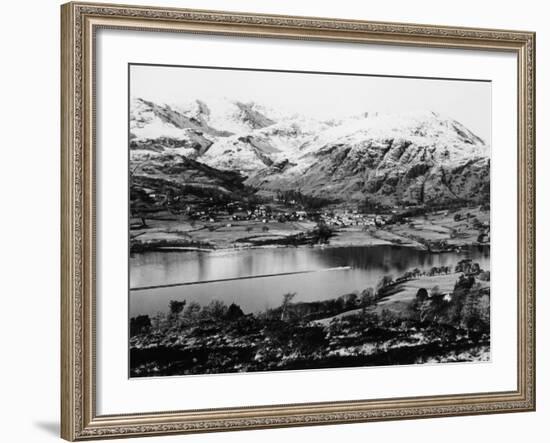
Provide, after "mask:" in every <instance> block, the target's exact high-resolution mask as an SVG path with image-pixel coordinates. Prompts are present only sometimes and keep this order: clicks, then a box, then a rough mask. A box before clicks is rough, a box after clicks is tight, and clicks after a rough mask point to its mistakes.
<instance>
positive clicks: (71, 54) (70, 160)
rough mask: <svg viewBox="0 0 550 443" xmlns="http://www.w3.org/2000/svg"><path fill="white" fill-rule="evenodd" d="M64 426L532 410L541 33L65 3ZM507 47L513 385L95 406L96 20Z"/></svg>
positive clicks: (75, 432)
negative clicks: (147, 409) (513, 79)
mask: <svg viewBox="0 0 550 443" xmlns="http://www.w3.org/2000/svg"><path fill="white" fill-rule="evenodd" d="M61 18H62V20H61V22H62V37H61V49H62V58H61V73H62V74H61V75H62V98H61V103H62V111H61V112H62V114H61V120H62V129H61V136H62V165H61V166H62V167H61V169H62V175H61V189H62V194H61V200H62V205H61V206H62V209H61V220H62V222H61V238H62V244H61V246H62V248H61V264H62V275H61V282H62V285H61V286H62V298H61V318H62V325H61V349H62V356H61V435H62V437H63V438H65V439H67V440H71V441H73V440H87V439H97V438H108V437H123V436H145V435H158V434H174V433H194V432H207V431H225V430H237V429H259V428H271V427H282V426H301V425H318V424H335V423H351V422H365V421H376V420H394V419H405V418H425V417H441V416H457V415H469V414H487V413H498V412H515V411H533V410H534V409H535V34H534V33H532V32H523V31H502V30H490V29H472V28H455V27H443V26H431V25H415V24H395V23H379V22H364V21H354V20H334V19H326V18H310V17H288V16H280V15H278V16H269V15H259V14H248V13H233V12H231V13H229V12H219V11H199V10H185V9H165V8H155V7H141V6H140V7H133V6H123V5H106V4H87V3H68V4H65V5H63V6H62V7H61ZM105 27H108V28H118V29H132V30H138V29H141V30H155V31H170V32H190V33H206V34H224V35H237V36H259V37H272V38H288V39H310V40H328V41H336V42H365V43H384V44H394V45H412V46H424V47H445V48H472V49H481V50H489V51H509V52H513V53H514V54H516V55H517V59H518V165H519V166H518V208H519V210H518V380H517V389H516V390H515V391H511V392H491V393H479V394H463V395H448V396H431V397H415V398H396V399H390V400H364V401H342V402H330V403H315V404H311V403H310V404H293V405H281V406H258V407H248V408H229V409H209V410H194V411H179V412H166V411H164V412H154V413H147V414H128V415H116V416H111V415H110V416H98V415H97V414H96V411H95V370H94V354H95V350H94V346H95V340H94V338H95V337H94V325H95V312H94V298H95V268H94V267H95V224H94V212H95V207H94V204H95V192H94V176H95V174H94V111H95V109H94V94H93V85H94V71H93V52H94V32H95V30H96V29H98V28H105Z"/></svg>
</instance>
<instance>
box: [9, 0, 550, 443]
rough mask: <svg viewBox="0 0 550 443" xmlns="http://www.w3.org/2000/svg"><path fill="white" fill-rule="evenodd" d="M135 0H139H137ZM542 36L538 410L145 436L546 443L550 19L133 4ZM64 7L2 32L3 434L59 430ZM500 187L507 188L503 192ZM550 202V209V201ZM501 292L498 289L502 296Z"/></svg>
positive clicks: (421, 9)
mask: <svg viewBox="0 0 550 443" xmlns="http://www.w3.org/2000/svg"><path fill="white" fill-rule="evenodd" d="M128 1H132V0H128ZM155 2H156V3H157V4H158V5H163V6H176V7H189V8H208V9H222V10H235V11H239V10H240V11H250V12H264V13H279V14H290V15H315V16H326V17H341V18H353V19H365V20H380V21H397V22H399V21H402V22H412V23H430V24H441V25H443V24H445V25H458V26H477V27H490V28H502V29H507V28H508V29H525V30H530V31H536V32H537V76H538V84H537V113H538V118H537V121H538V128H537V132H538V134H537V145H538V152H537V163H538V171H537V173H538V177H537V189H538V197H537V206H538V211H537V212H538V216H537V222H538V226H539V230H538V240H537V246H538V265H537V270H538V277H539V278H538V280H539V281H538V284H537V289H538V306H537V312H538V327H537V337H538V339H537V342H538V346H537V347H538V361H537V371H538V411H537V412H536V413H529V414H505V415H493V416H479V417H462V418H448V419H430V420H413V421H400V422H399V421H398V422H388V423H371V424H356V425H345V426H324V427H314V428H293V429H279V430H270V431H247V432H236V433H223V434H205V435H200V436H187V437H181V436H179V437H178V436H176V437H162V438H153V439H148V440H144V439H140V440H139V441H149V442H151V443H152V442H154V441H165V442H171V441H189V442H199V443H200V442H204V443H206V442H211V443H214V442H221V441H223V442H255V441H258V440H260V441H273V442H275V441H280V440H283V441H285V440H286V441H299V440H302V441H305V440H316V441H334V440H339V441H350V442H355V441H357V442H359V441H365V440H366V439H368V440H370V441H388V442H393V441H399V439H406V441H407V442H408V443H409V442H422V443H426V442H440V441H442V440H443V441H445V442H448V443H451V442H461V443H463V442H464V441H473V442H477V441H484V440H485V441H489V440H490V441H499V442H514V441H532V442H541V441H547V438H548V436H547V435H545V434H546V432H545V431H546V430H547V429H548V419H550V393H549V389H550V382H549V381H548V378H547V376H548V374H549V373H550V356H549V353H548V352H545V351H547V349H548V345H549V339H550V325H549V322H548V321H545V313H546V312H548V311H549V308H550V302H549V301H548V297H546V291H547V288H546V287H545V284H544V283H545V281H544V279H545V277H546V273H545V271H546V269H545V264H546V263H547V262H548V259H549V258H550V256H549V251H548V250H547V249H546V248H545V247H549V246H550V243H549V240H550V234H549V232H550V230H547V229H544V227H545V226H547V224H548V223H549V222H550V219H549V217H550V209H549V207H548V205H549V203H548V199H547V198H545V196H546V195H548V194H547V193H548V192H549V191H550V175H549V174H547V173H546V174H545V170H544V166H545V165H547V164H549V162H550V151H549V150H548V147H549V146H550V131H549V129H548V125H545V122H547V121H548V120H549V119H550V84H549V82H548V78H549V77H550V51H549V46H550V29H549V28H548V24H547V21H548V19H549V18H550V14H549V13H548V11H546V9H545V3H546V2H542V1H537V0H523V1H521V2H519V1H513V2H512V1H507V0H498V1H497V0H491V1H483V2H482V1H479V0H461V1H459V2H458V1H456V2H442V1H437V0H412V1H411V0H386V1H383V2H358V1H354V0H338V1H334V0H330V1H329V0H317V1H306V0H262V1H255V2H253V1H246V0H241V1H239V0H225V1H223V0H202V1H199V0H181V1H175V0H172V1H168V0H155V1H153V0H149V1H147V0H146V1H139V0H133V3H135V4H150V3H155ZM59 4H60V2H59V1H58V0H27V1H20V2H5V4H3V5H2V19H3V20H2V24H1V26H0V33H1V39H0V60H1V69H0V150H1V154H0V159H1V160H0V196H1V206H0V208H1V212H0V269H1V270H2V271H1V272H0V300H1V303H0V346H1V348H0V349H1V350H0V414H1V415H0V417H1V418H0V439H1V440H2V441H5V442H43V441H55V440H56V439H57V435H58V430H59V424H58V423H59V400H58V398H59V394H58V393H59ZM497 192H498V191H497ZM545 203H546V205H545ZM495 296H498V294H495Z"/></svg>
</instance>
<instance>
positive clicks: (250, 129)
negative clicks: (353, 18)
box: [130, 98, 490, 204]
mask: <svg viewBox="0 0 550 443" xmlns="http://www.w3.org/2000/svg"><path fill="white" fill-rule="evenodd" d="M130 133H131V141H130V148H131V161H132V163H133V164H136V165H137V164H146V163H148V162H149V163H150V162H154V163H155V164H157V166H158V164H163V162H170V163H173V162H174V161H176V162H177V161H178V160H177V159H178V158H183V157H185V158H186V159H192V160H195V161H196V162H199V163H201V164H205V165H208V166H209V167H211V168H214V169H216V170H221V171H234V172H238V173H240V174H242V175H243V176H246V182H245V183H246V184H247V185H250V186H253V187H255V188H257V189H262V190H267V191H270V190H271V191H276V190H288V189H293V190H300V191H301V192H303V193H306V194H311V195H318V196H323V197H330V198H333V199H335V200H357V201H360V200H362V199H364V198H367V197H368V198H369V199H371V200H373V201H376V202H380V203H384V204H408V203H426V202H435V203H442V202H448V201H454V200H468V201H471V200H476V201H484V200H487V199H488V196H489V169H490V149H489V146H487V144H486V143H485V142H484V141H483V140H482V139H481V138H480V137H478V136H477V135H475V134H474V133H472V132H471V131H470V130H469V129H468V128H466V127H465V126H464V125H462V124H461V123H459V122H457V121H455V120H452V119H449V118H445V117H444V116H441V115H438V114H436V113H433V112H424V113H415V114H399V113H393V114H378V113H366V112H365V113H364V114H362V115H358V116H353V117H350V118H347V119H343V120H339V121H318V120H315V119H310V118H306V117H304V116H298V115H285V114H283V113H280V112H278V111H277V110H274V109H269V108H267V107H264V106H260V105H258V104H256V103H242V102H235V101H229V100H215V101H208V102H204V101H200V100H196V101H192V102H189V103H184V104H181V103H180V104H178V105H177V106H169V105H166V104H155V103H152V102H150V101H146V100H143V99H139V98H138V99H134V100H133V101H132V106H131V112H130ZM187 164H189V162H187ZM142 169H143V170H144V171H147V167H145V168H142ZM153 169H155V168H153ZM153 169H151V168H149V173H150V174H151V173H153ZM157 172H158V171H157ZM144 173H146V172H144ZM163 177H164V178H165V179H170V178H169V177H168V176H167V175H166V174H164V175H163ZM172 179H176V177H172Z"/></svg>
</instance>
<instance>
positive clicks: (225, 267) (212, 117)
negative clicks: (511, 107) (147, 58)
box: [127, 64, 492, 378]
mask: <svg viewBox="0 0 550 443" xmlns="http://www.w3.org/2000/svg"><path fill="white" fill-rule="evenodd" d="M128 75H129V91H128V114H129V115H128V124H129V128H128V155H129V170H128V194H129V208H128V212H129V217H128V238H129V245H128V247H129V251H130V258H129V288H130V289H129V294H128V298H129V314H128V320H127V321H128V322H129V325H128V328H129V362H130V367H129V376H130V377H131V378H134V377H161V376H185V375H202V374H222V373H237V372H258V371H281V370H285V371H288V370H315V369H333V368H352V367H355V368H357V367H368V366H394V365H419V364H449V363H463V364H467V363H480V362H489V361H491V334H490V331H491V327H490V326H491V309H490V306H491V296H490V285H491V272H490V268H491V266H490V243H491V217H490V215H491V205H490V202H491V199H490V195H491V192H490V191H491V149H492V146H491V82H490V81H486V80H483V79H444V78H421V77H398V76H381V75H374V74H372V75H370V74H369V75H366V74H357V73H335V72H330V73H329V72H302V71H275V70H254V69H241V68H222V67H209V66H203V67H199V66H171V65H170V66H168V65H147V64H130V65H129V68H128Z"/></svg>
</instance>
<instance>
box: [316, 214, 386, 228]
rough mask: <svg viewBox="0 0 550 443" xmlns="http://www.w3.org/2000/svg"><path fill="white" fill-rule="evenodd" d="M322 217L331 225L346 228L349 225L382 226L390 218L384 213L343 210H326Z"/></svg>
mask: <svg viewBox="0 0 550 443" xmlns="http://www.w3.org/2000/svg"><path fill="white" fill-rule="evenodd" d="M321 219H322V220H323V221H324V222H325V223H326V224H327V225H329V226H335V227H340V228H345V227H347V226H364V227H368V226H375V227H380V226H384V225H386V224H387V223H388V218H387V217H386V216H384V215H377V214H362V213H359V212H358V211H356V210H355V211H345V210H344V211H343V212H341V213H328V212H325V213H323V214H322V215H321Z"/></svg>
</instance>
